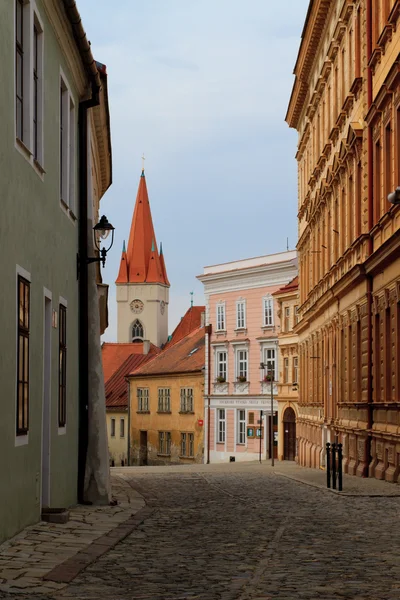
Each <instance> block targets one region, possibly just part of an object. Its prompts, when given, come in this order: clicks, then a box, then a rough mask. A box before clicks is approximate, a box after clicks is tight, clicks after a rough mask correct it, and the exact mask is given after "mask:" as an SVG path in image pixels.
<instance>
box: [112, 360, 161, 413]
mask: <svg viewBox="0 0 400 600" xmlns="http://www.w3.org/2000/svg"><path fill="white" fill-rule="evenodd" d="M154 357H155V354H130V355H129V356H128V358H127V359H126V360H125V361H124V362H123V363H122V365H120V367H119V368H118V369H117V370H116V371H115V373H114V374H113V375H112V376H111V377H110V379H109V380H108V381H107V383H106V408H114V409H115V408H121V409H126V408H127V407H128V383H127V381H126V379H125V377H126V376H127V375H129V373H130V372H131V371H133V370H135V369H136V368H137V367H139V366H140V365H143V364H145V363H147V362H149V361H150V360H153V359H154Z"/></svg>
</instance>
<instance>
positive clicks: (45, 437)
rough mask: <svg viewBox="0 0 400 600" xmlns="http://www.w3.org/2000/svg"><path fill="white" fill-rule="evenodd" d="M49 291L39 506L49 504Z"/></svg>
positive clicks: (48, 298)
mask: <svg viewBox="0 0 400 600" xmlns="http://www.w3.org/2000/svg"><path fill="white" fill-rule="evenodd" d="M51 323H52V307H51V293H50V292H49V291H48V290H45V292H44V319H43V403H42V473H41V475H42V476H41V508H43V507H48V506H50V419H51Z"/></svg>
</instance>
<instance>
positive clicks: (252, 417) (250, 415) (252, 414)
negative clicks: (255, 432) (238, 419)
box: [249, 412, 254, 425]
mask: <svg viewBox="0 0 400 600" xmlns="http://www.w3.org/2000/svg"><path fill="white" fill-rule="evenodd" d="M249 425H254V413H253V412H249Z"/></svg>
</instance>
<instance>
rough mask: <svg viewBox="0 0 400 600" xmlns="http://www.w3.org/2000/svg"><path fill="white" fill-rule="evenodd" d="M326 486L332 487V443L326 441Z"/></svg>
mask: <svg viewBox="0 0 400 600" xmlns="http://www.w3.org/2000/svg"><path fill="white" fill-rule="evenodd" d="M326 487H328V488H330V487H331V445H330V443H329V442H326Z"/></svg>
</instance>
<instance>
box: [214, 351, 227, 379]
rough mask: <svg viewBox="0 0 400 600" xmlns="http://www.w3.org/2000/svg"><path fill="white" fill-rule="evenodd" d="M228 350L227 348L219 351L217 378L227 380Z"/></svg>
mask: <svg viewBox="0 0 400 600" xmlns="http://www.w3.org/2000/svg"><path fill="white" fill-rule="evenodd" d="M226 367H227V352H226V350H218V351H217V368H216V373H217V380H218V379H219V380H221V381H222V380H223V381H226V375H227V368H226Z"/></svg>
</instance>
